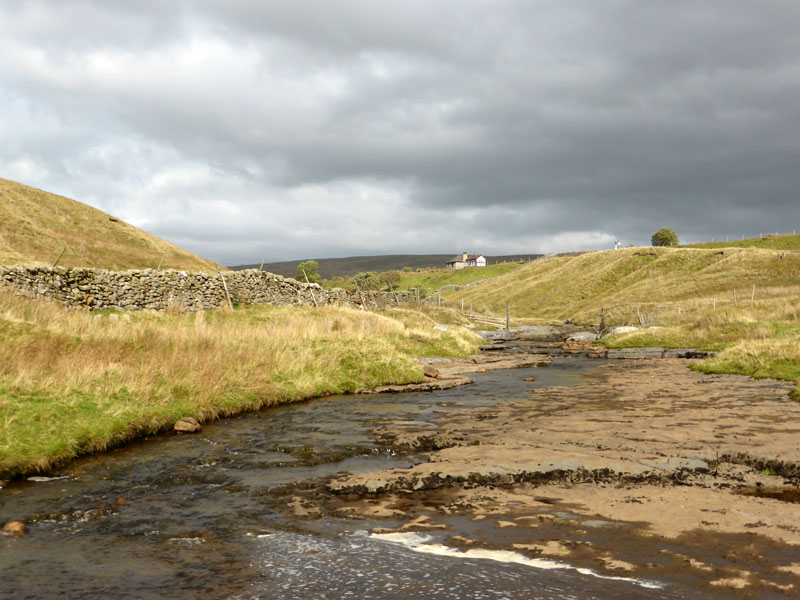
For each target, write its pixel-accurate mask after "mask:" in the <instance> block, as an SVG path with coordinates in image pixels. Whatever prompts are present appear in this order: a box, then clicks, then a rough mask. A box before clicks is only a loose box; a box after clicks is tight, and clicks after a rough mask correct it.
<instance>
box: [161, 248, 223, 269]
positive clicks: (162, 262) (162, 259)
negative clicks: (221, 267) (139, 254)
mask: <svg viewBox="0 0 800 600" xmlns="http://www.w3.org/2000/svg"><path fill="white" fill-rule="evenodd" d="M166 255H167V253H166V252H164V254H162V255H161V260H160V261H158V268H157V269H156V272H158V271H160V270H161V265H163V264H164V257H165V256H166ZM221 272H222V271H220V273H221Z"/></svg>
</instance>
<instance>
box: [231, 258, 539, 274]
mask: <svg viewBox="0 0 800 600" xmlns="http://www.w3.org/2000/svg"><path fill="white" fill-rule="evenodd" d="M453 256H455V253H453V254H386V255H382V256H350V257H346V258H315V259H313V260H316V261H317V262H318V263H319V274H320V275H321V276H322V278H323V279H333V278H334V277H352V276H353V275H357V274H358V273H366V272H368V271H376V272H379V273H380V272H384V271H396V270H397V271H399V270H401V269H402V268H403V267H411V268H412V269H414V270H417V269H438V268H442V267H444V266H445V265H446V263H447V261H448V260H450V259H451V258H453ZM538 256H540V255H538V254H530V255H529V254H525V255H524V256H523V255H516V254H515V255H508V256H487V259H488V261H489V264H490V265H493V264H495V263H500V262H519V261H523V260H524V261H527V260H528V259H529V258H536V257H538ZM304 260H308V259H303V260H288V261H284V262H273V263H264V270H265V271H269V272H270V273H277V274H278V275H283V276H284V277H294V276H295V273H296V272H297V265H299V264H300V263H301V262H303V261H304ZM260 266H261V265H260V264H252V265H238V266H235V267H230V268H231V269H233V270H234V271H238V270H240V269H258V268H259V267H260Z"/></svg>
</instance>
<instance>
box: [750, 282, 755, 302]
mask: <svg viewBox="0 0 800 600" xmlns="http://www.w3.org/2000/svg"><path fill="white" fill-rule="evenodd" d="M755 299H756V284H755V283H754V284H753V293H752V294H750V306H753V301H754V300H755Z"/></svg>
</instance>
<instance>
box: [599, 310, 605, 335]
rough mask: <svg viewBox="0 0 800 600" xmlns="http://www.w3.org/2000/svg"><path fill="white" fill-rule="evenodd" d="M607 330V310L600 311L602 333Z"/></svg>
mask: <svg viewBox="0 0 800 600" xmlns="http://www.w3.org/2000/svg"><path fill="white" fill-rule="evenodd" d="M605 328H606V309H605V308H601V309H600V331H603V330H604V329H605Z"/></svg>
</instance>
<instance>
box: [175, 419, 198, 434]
mask: <svg viewBox="0 0 800 600" xmlns="http://www.w3.org/2000/svg"><path fill="white" fill-rule="evenodd" d="M173 429H175V431H179V432H181V433H197V432H198V431H200V430H201V429H202V427H200V423H198V422H197V419H194V418H192V417H181V418H180V419H178V421H177V422H176V423H175V427H173Z"/></svg>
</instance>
